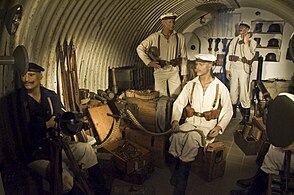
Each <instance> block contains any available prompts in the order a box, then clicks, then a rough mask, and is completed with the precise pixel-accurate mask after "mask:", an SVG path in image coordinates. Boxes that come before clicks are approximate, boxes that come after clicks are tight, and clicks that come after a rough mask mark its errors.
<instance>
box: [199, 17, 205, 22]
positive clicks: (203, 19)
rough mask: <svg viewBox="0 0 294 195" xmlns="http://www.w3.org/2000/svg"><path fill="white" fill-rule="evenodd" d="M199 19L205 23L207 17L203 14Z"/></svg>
mask: <svg viewBox="0 0 294 195" xmlns="http://www.w3.org/2000/svg"><path fill="white" fill-rule="evenodd" d="M199 21H200V24H205V23H206V18H205V17H204V16H201V17H200V20H199Z"/></svg>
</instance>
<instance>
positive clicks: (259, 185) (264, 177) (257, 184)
mask: <svg viewBox="0 0 294 195" xmlns="http://www.w3.org/2000/svg"><path fill="white" fill-rule="evenodd" d="M267 187H268V174H267V173H265V172H264V171H262V170H261V169H258V171H257V173H256V175H255V178H254V180H253V181H252V184H251V186H250V187H249V189H248V194H252V195H259V194H263V193H264V192H265V191H266V189H267Z"/></svg>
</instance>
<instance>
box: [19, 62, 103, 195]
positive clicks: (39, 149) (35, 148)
mask: <svg viewBox="0 0 294 195" xmlns="http://www.w3.org/2000/svg"><path fill="white" fill-rule="evenodd" d="M43 71H44V68H42V67H41V66H39V65H37V64H35V63H29V69H28V71H27V72H26V73H25V74H24V75H22V76H21V81H22V83H23V87H22V88H21V89H19V90H18V91H17V96H18V97H19V98H20V102H21V104H23V106H19V107H20V108H23V109H24V110H23V111H22V112H21V113H25V114H24V115H25V116H24V117H23V124H22V126H24V127H26V128H24V129H22V132H21V135H22V137H23V140H24V141H23V146H22V148H23V150H24V151H25V152H24V154H23V156H22V159H21V161H22V162H24V163H25V164H27V166H28V167H29V168H31V169H32V170H33V171H35V172H37V173H38V174H40V175H41V176H42V177H44V178H45V179H48V178H50V177H49V176H50V171H49V167H50V161H49V159H50V158H49V157H50V144H49V139H46V138H48V132H49V129H51V128H56V127H57V126H56V125H57V124H56V121H55V118H56V117H57V116H59V115H61V114H62V113H64V111H63V105H62V103H61V100H60V97H59V96H58V95H57V94H56V93H55V92H54V91H52V90H49V89H47V88H45V87H43V86H42V85H41V80H42V78H43V76H42V72H43ZM69 148H70V149H71V150H72V151H73V155H74V158H75V159H77V163H78V164H79V165H83V169H87V170H88V172H89V178H88V179H89V182H90V184H91V186H92V187H93V188H94V189H93V191H95V193H96V192H97V193H96V194H105V186H104V181H103V175H102V174H101V172H100V169H99V166H98V164H97V163H98V161H97V157H96V154H95V152H94V150H93V149H92V147H91V145H89V144H87V143H79V142H70V143H69ZM62 168H63V172H62V182H63V192H64V193H65V192H69V191H71V192H72V191H76V190H78V188H77V187H76V186H75V185H74V176H73V175H72V172H71V170H70V166H69V160H68V158H67V156H66V155H65V153H64V151H63V152H62ZM93 181H94V182H93ZM78 191H80V190H78Z"/></svg>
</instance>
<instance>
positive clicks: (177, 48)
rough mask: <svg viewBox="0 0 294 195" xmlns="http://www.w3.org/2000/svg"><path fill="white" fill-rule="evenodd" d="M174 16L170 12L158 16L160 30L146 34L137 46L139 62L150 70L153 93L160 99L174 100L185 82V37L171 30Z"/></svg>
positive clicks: (173, 24)
mask: <svg viewBox="0 0 294 195" xmlns="http://www.w3.org/2000/svg"><path fill="white" fill-rule="evenodd" d="M176 17H177V15H176V14H174V13H166V14H163V15H162V16H161V17H160V19H161V22H162V25H163V28H162V29H161V30H160V31H158V32H155V33H153V34H151V35H149V36H148V37H147V38H146V39H145V40H143V41H142V42H141V43H140V44H139V46H138V47H137V53H138V56H139V57H140V58H141V60H142V61H143V63H144V64H145V65H146V66H149V67H153V68H154V80H155V83H154V84H155V90H156V91H159V93H160V96H163V95H164V96H171V97H176V96H177V95H178V94H179V93H180V91H181V85H182V84H185V83H186V81H187V73H188V72H187V52H186V47H185V37H184V35H183V34H181V33H177V32H176V31H175V30H174V26H175V19H176ZM179 72H180V73H181V75H182V82H181V78H180V74H179Z"/></svg>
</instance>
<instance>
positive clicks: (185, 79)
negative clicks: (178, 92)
mask: <svg viewBox="0 0 294 195" xmlns="http://www.w3.org/2000/svg"><path fill="white" fill-rule="evenodd" d="M186 84H187V75H183V80H182V87H184V86H185V85H186Z"/></svg>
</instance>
